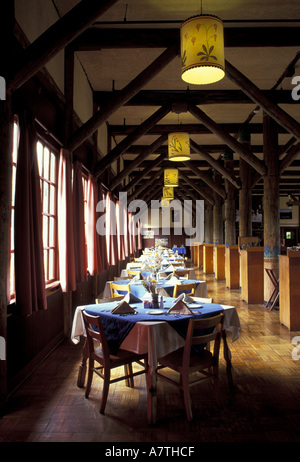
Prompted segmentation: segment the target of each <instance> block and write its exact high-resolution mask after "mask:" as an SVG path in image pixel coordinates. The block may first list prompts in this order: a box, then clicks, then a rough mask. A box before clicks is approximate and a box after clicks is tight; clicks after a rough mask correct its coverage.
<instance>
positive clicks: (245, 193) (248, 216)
mask: <svg viewBox="0 0 300 462" xmlns="http://www.w3.org/2000/svg"><path fill="white" fill-rule="evenodd" d="M239 141H240V143H241V144H243V145H246V146H247V147H248V148H250V132H249V130H248V129H247V128H244V129H243V130H240V133H239ZM252 171H253V169H252V168H251V166H250V165H249V164H248V163H247V162H245V160H244V159H242V158H241V157H240V178H241V182H242V188H241V189H240V192H239V236H240V237H250V236H252V196H251V183H250V182H251V173H252Z"/></svg>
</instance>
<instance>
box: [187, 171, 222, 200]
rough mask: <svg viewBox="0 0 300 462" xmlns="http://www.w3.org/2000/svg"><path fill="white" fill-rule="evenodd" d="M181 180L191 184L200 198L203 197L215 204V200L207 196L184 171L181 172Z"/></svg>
mask: <svg viewBox="0 0 300 462" xmlns="http://www.w3.org/2000/svg"><path fill="white" fill-rule="evenodd" d="M179 178H182V179H183V180H184V181H185V182H186V183H187V184H189V185H190V186H191V187H192V188H193V189H194V190H195V191H197V193H198V194H200V196H202V197H203V198H204V199H205V200H207V202H209V203H210V204H211V205H214V204H215V201H214V198H213V197H212V196H209V195H208V194H206V192H205V191H203V189H202V188H200V186H198V185H197V184H196V183H195V182H194V181H193V180H191V179H190V178H189V177H188V176H187V175H186V174H185V173H183V171H182V170H179Z"/></svg>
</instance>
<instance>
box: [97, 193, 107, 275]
mask: <svg viewBox="0 0 300 462" xmlns="http://www.w3.org/2000/svg"><path fill="white" fill-rule="evenodd" d="M98 200H99V203H102V205H103V204H106V197H105V192H104V190H103V187H102V186H101V185H100V184H99V186H98ZM104 214H105V206H103V207H102V209H101V212H100V217H99V218H98V219H99V220H101V217H102V216H103V215H104ZM100 228H102V227H101V226H100ZM102 231H103V230H102ZM97 234H98V242H99V249H100V259H101V267H102V271H104V270H107V269H108V268H109V266H108V258H107V246H106V235H105V234H104V233H103V232H102V233H101V232H100V230H99V232H98V233H97Z"/></svg>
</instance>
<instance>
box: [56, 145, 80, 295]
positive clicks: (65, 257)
mask: <svg viewBox="0 0 300 462" xmlns="http://www.w3.org/2000/svg"><path fill="white" fill-rule="evenodd" d="M71 177H72V167H71V160H70V152H69V151H68V150H66V149H61V151H60V158H59V167H58V200H57V202H58V204H57V205H58V210H57V216H58V250H59V279H60V285H61V289H62V291H63V292H68V291H72V290H76V278H75V255H74V236H73V197H72V178H71Z"/></svg>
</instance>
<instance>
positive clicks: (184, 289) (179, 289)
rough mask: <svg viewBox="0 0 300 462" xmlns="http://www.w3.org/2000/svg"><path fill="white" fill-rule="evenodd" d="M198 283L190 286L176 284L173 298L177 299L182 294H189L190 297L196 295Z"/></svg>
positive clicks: (192, 283)
mask: <svg viewBox="0 0 300 462" xmlns="http://www.w3.org/2000/svg"><path fill="white" fill-rule="evenodd" d="M195 290H196V282H191V283H190V284H175V287H174V291H173V297H174V298H176V297H177V296H178V295H180V293H181V292H185V293H186V294H187V293H188V294H189V295H195Z"/></svg>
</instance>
